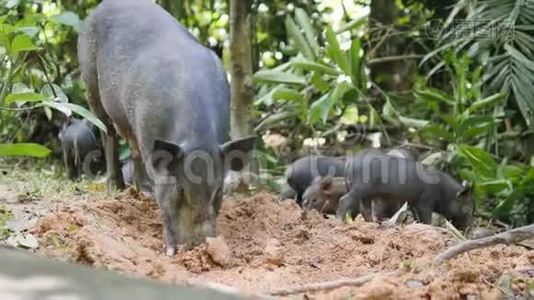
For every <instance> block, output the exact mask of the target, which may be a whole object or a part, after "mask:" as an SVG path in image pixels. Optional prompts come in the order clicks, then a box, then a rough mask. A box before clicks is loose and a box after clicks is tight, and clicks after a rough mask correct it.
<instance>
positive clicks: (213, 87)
mask: <svg viewBox="0 0 534 300" xmlns="http://www.w3.org/2000/svg"><path fill="white" fill-rule="evenodd" d="M91 18H92V20H91V23H92V24H93V25H94V26H95V27H96V31H97V33H96V36H97V37H98V38H97V39H98V45H97V48H98V53H97V60H98V70H99V83H100V85H99V88H100V93H101V94H103V95H106V97H107V98H108V100H103V102H107V103H103V105H104V107H105V108H106V111H108V113H109V114H110V115H111V117H112V119H113V121H114V123H116V125H117V127H119V131H120V132H121V133H123V134H125V135H130V134H133V135H134V136H137V137H143V138H145V137H146V138H147V139H148V140H146V141H139V143H141V144H147V145H148V144H152V141H153V140H154V139H162V140H169V138H168V137H173V138H172V139H173V140H172V141H173V142H181V141H180V139H181V140H182V141H184V142H187V140H190V139H196V138H198V137H194V136H191V133H192V132H198V131H199V130H200V131H201V132H203V136H202V137H201V138H202V139H203V140H213V139H215V140H216V141H217V142H218V143H223V142H224V141H226V134H227V126H228V114H229V97H230V96H229V88H228V83H227V81H226V77H225V76H226V75H225V72H224V69H223V68H222V65H221V63H220V61H219V59H218V58H217V57H216V56H215V55H214V53H213V52H212V51H211V50H209V49H207V48H206V47H204V46H202V45H200V44H199V43H198V42H197V41H196V40H195V38H194V37H193V36H192V35H191V34H190V33H189V32H188V31H187V29H185V28H184V27H183V26H181V25H180V24H179V23H178V22H177V21H176V20H175V19H174V18H173V17H172V16H171V15H170V14H168V13H167V12H166V11H165V10H163V9H162V8H161V7H159V6H157V5H155V4H153V3H151V2H150V1H148V0H106V1H104V2H103V3H102V4H100V5H99V7H98V8H97V9H96V10H95V11H94V12H93V14H92V16H91ZM104 70H105V71H104ZM110 111H111V113H110ZM177 122H179V124H177ZM125 131H127V132H125ZM177 136H178V140H176V137H177Z"/></svg>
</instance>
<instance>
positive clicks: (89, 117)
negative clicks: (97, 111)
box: [63, 103, 108, 133]
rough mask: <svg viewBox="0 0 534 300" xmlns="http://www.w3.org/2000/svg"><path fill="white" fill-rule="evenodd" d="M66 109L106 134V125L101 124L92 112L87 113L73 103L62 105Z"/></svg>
mask: <svg viewBox="0 0 534 300" xmlns="http://www.w3.org/2000/svg"><path fill="white" fill-rule="evenodd" d="M63 105H65V106H66V107H67V108H69V109H70V110H71V111H72V112H74V113H76V114H78V115H80V116H82V117H84V118H85V119H87V120H88V121H89V122H91V123H93V124H94V125H95V126H96V127H98V128H99V129H100V130H102V131H103V132H105V133H107V132H108V130H107V128H106V125H104V123H102V121H100V120H99V119H98V118H97V117H96V116H95V115H94V114H93V113H92V112H90V111H88V110H87V109H86V108H85V107H83V106H79V105H76V104H74V103H63Z"/></svg>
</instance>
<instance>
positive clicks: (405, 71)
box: [368, 0, 416, 91]
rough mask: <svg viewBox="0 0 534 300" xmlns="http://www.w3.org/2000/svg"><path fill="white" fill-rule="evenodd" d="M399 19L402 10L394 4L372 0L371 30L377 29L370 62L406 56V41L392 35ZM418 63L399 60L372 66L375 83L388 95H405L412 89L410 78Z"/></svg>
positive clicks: (388, 0) (372, 35)
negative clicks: (400, 93)
mask: <svg viewBox="0 0 534 300" xmlns="http://www.w3.org/2000/svg"><path fill="white" fill-rule="evenodd" d="M397 17H398V8H397V5H396V4H395V1H392V0H372V1H371V13H370V26H371V28H372V29H373V33H372V34H371V38H372V40H373V41H374V42H373V43H371V44H370V45H369V49H368V53H369V55H370V57H369V58H370V59H373V58H382V57H390V56H397V55H402V54H405V53H403V51H405V47H406V45H404V41H403V37H400V36H398V35H392V36H390V35H391V31H392V29H393V28H394V26H395V21H396V19H397ZM415 67H416V65H415V63H414V61H406V60H398V61H388V62H383V63H376V64H372V65H370V66H369V68H370V71H371V79H372V80H373V82H375V83H377V84H378V85H379V86H380V87H381V88H382V89H384V90H386V91H402V90H407V89H410V88H411V82H410V76H411V72H413V71H415Z"/></svg>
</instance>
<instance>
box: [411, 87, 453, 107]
mask: <svg viewBox="0 0 534 300" xmlns="http://www.w3.org/2000/svg"><path fill="white" fill-rule="evenodd" d="M414 93H415V96H416V97H419V98H421V99H423V100H424V101H429V102H443V103H446V104H449V105H454V104H456V103H455V101H454V99H452V97H451V96H449V95H447V94H446V93H445V92H443V91H440V90H438V89H435V88H425V89H424V90H420V89H417V90H415V91H414Z"/></svg>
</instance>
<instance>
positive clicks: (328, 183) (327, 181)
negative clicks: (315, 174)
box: [321, 176, 334, 192]
mask: <svg viewBox="0 0 534 300" xmlns="http://www.w3.org/2000/svg"><path fill="white" fill-rule="evenodd" d="M333 184H334V178H333V177H332V176H326V177H324V178H323V179H321V190H323V191H325V192H328V191H330V190H331V189H332V186H333Z"/></svg>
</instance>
